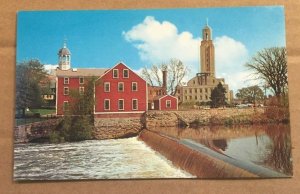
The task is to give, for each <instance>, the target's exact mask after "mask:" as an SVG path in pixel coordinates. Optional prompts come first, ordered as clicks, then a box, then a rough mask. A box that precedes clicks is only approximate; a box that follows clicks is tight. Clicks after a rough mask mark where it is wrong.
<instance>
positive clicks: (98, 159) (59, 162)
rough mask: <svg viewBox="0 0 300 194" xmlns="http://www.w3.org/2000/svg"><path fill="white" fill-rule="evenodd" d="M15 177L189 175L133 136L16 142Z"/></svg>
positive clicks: (30, 178) (169, 176) (72, 177)
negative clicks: (32, 142)
mask: <svg viewBox="0 0 300 194" xmlns="http://www.w3.org/2000/svg"><path fill="white" fill-rule="evenodd" d="M14 162H15V163H14V178H15V180H66V179H129V178H133V179H135V178H136V179H138V178H192V177H193V176H192V175H190V174H189V173H187V172H185V171H182V170H180V169H178V168H176V167H174V166H173V165H172V163H171V162H170V161H168V160H166V159H165V158H164V157H162V156H161V155H160V154H158V153H156V152H155V151H153V150H152V149H151V148H149V147H148V146H147V145H146V144H145V143H144V142H142V141H139V140H138V139H137V138H136V137H133V138H127V139H112V140H91V141H84V142H78V143H63V144H18V145H15V150H14Z"/></svg>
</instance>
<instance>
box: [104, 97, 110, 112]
mask: <svg viewBox="0 0 300 194" xmlns="http://www.w3.org/2000/svg"><path fill="white" fill-rule="evenodd" d="M106 100H107V101H108V109H106V108H105V101H106ZM103 110H110V99H107V98H106V99H104V106H103Z"/></svg>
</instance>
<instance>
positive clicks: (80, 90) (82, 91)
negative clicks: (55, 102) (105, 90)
mask: <svg viewBox="0 0 300 194" xmlns="http://www.w3.org/2000/svg"><path fill="white" fill-rule="evenodd" d="M83 93H84V87H79V94H80V95H82V94H83Z"/></svg>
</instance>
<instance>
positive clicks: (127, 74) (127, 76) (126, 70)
mask: <svg viewBox="0 0 300 194" xmlns="http://www.w3.org/2000/svg"><path fill="white" fill-rule="evenodd" d="M123 78H129V70H128V69H123Z"/></svg>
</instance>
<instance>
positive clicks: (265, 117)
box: [146, 108, 289, 129]
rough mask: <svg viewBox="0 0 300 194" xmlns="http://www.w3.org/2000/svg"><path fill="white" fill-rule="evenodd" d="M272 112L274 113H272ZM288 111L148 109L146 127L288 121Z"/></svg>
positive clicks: (260, 109) (258, 109)
mask: <svg viewBox="0 0 300 194" xmlns="http://www.w3.org/2000/svg"><path fill="white" fill-rule="evenodd" d="M270 112H271V113H272V114H270ZM288 121H289V118H288V113H287V114H285V112H284V111H281V110H277V109H276V110H271V111H269V110H268V109H267V108H245V109H238V108H224V109H201V110H187V111H148V112H147V113H146V128H148V129H150V128H153V127H171V126H172V127H173V126H181V127H186V126H189V127H196V128H197V127H201V126H214V125H224V126H230V125H241V124H247V125H248V124H266V123H286V122H288Z"/></svg>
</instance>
